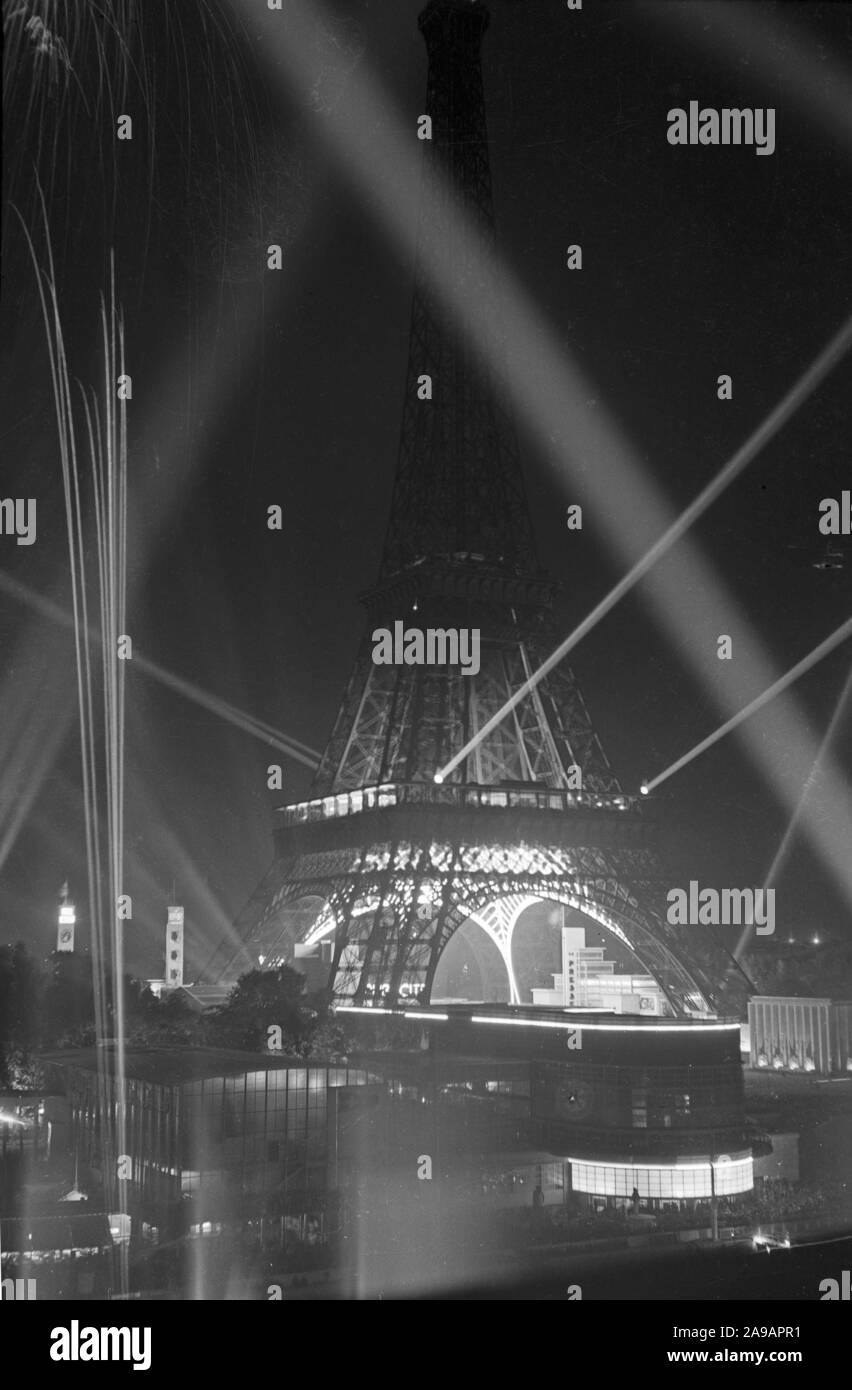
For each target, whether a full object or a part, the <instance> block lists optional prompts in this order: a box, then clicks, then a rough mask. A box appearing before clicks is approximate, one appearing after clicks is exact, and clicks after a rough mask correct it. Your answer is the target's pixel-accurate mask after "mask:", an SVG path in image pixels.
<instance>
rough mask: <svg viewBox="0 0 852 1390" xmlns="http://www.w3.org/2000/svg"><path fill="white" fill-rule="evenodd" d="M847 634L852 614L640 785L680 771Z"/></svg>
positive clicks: (851, 631)
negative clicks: (732, 713) (782, 672)
mask: <svg viewBox="0 0 852 1390" xmlns="http://www.w3.org/2000/svg"><path fill="white" fill-rule="evenodd" d="M847 637H852V618H847V620H846V622H845V623H841V625H840V627H838V628H836V629H835V631H834V632H832V633H831V635H830V636H829V637H826V639H825V641H824V642H820V644H819V646H818V647H814V649H813V651H812V652H809V654H808V655H807V656H805V657H802V660H801V661H799V662H797V663H796V665H795V666H794V667H792V669H791V670H789V671H788V672H787V673H786V675H783V676H782V677H781V678H780V680H777V681H775V683H774V685H771V686H770V687H769V689H768V690H764V691H763V693H762V694H761V695H758V696H757V699H755V700H752V701H751V703H750V704H748V705H746V707H745V709H742V710H740V712H739V714H735V715H734V716H733V718H731V719H728V720H727V721H726V722H725V723H724V724H722V725H721V726H720V727H719V728H718V729H716V730H714V732H713V733H712V734H708V735H707V737H706V738H703V739H702V740H701V742H700V743H697V744H696V745H695V747H694V748H690V750H689V752H688V753H684V754H683V757H681V758H678V760H677V762H675V763H672V765H671V767H667V768H665V770H664V771H663V772H660V773H658V775H657V776H656V777H652V778H651V779H650V781H646V782H644V783H643V786H644V787H647V790H648V791H649V792H652V791H653V790H654V788H655V787H658V786H659V785H660V783H661V782H665V781H667V780H668V778H669V777H673V776H674V774H675V773H676V772H680V770H681V768H682V767H686V765H687V763H691V762H693V760H694V759H695V758H697V757H699V756H700V755H701V754H702V753H703V752H705V751H706V749H708V748H712V746H713V744H714V743H718V742H719V739H720V738H724V737H725V734H728V733H730V731H731V729H735V728H736V727H737V725H738V724H742V723H743V721H744V720H746V719H748V718H750V716H751V715H752V714H755V713H756V711H757V710H759V709H762V707H763V706H764V705H766V704H768V703H769V701H770V700H774V698H775V696H776V695H780V694H781V692H782V690H786V689H787V687H788V685H792V684H793V682H794V681H797V680H798V679H799V677H800V676H803V675H804V674H805V672H806V671H810V669H811V667H813V666H816V664H817V663H818V662H819V661H822V659H823V657H824V656H828V654H829V652H833V651H834V649H835V647H839V646H840V643H841V642H845V641H846V638H847Z"/></svg>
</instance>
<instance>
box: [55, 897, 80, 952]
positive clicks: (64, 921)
mask: <svg viewBox="0 0 852 1390" xmlns="http://www.w3.org/2000/svg"><path fill="white" fill-rule="evenodd" d="M76 929H77V913H76V911H75V909H74V904H73V903H72V901H71V899H70V897H69V895H68V883H67V881H66V882H65V883H63V885H62V890H61V892H60V894H59V919H58V921H57V925H56V949H57V951H68V952H71V951H73V950H74V935H75V932H76Z"/></svg>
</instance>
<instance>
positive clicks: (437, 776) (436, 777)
mask: <svg viewBox="0 0 852 1390" xmlns="http://www.w3.org/2000/svg"><path fill="white" fill-rule="evenodd" d="M443 780H444V779H443V777H442V776H441V774H440V772H436V773H435V781H436V782H443Z"/></svg>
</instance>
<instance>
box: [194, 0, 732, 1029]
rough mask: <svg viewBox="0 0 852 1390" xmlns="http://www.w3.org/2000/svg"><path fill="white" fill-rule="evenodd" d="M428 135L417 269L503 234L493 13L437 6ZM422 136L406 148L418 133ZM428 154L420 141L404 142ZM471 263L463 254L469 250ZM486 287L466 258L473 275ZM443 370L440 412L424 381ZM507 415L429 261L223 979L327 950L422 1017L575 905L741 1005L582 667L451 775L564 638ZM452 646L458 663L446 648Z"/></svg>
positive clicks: (683, 1008)
mask: <svg viewBox="0 0 852 1390" xmlns="http://www.w3.org/2000/svg"><path fill="white" fill-rule="evenodd" d="M419 25H420V29H421V32H422V34H423V37H424V39H425V42H426V47H427V51H428V78H427V100H426V107H425V110H426V112H428V114H429V115H430V116H431V118H432V136H433V138H432V140H431V142H424V149H425V155H424V158H425V160H426V166H427V167H426V177H427V179H428V180H429V187H430V188H432V189H434V188H437V189H439V190H440V196H434V197H432V198H431V199H430V204H429V210H430V216H429V217H428V218H424V219H423V226H422V229H421V259H422V253H423V251H424V250H425V248H427V247H428V243H429V240H430V239H434V238H435V237H441V236H446V237H447V238H448V239H450V244H451V224H452V221H453V219H452V218H450V217H448V218H447V225H446V227H442V226H441V220H440V216H436V209H437V210H438V211H440V208H441V207H443V206H447V205H448V204H452V206H453V207H454V209H455V211H456V212H459V211H460V212H461V213H462V214H463V215H464V216H465V218H466V219H467V221H468V224H469V225H470V226H471V227H472V228H473V229H474V233H475V236H474V242H475V244H482V245H486V246H487V245H489V244H490V243H491V242H492V241H493V237H494V218H493V209H492V200H491V183H490V173H489V161H488V146H487V140H486V125H485V103H484V96H483V89H482V74H481V60H480V48H481V43H482V39H483V36H484V33H485V30H486V28H487V25H488V10H487V8H486V6H485V4H483V3H481V0H430V3H428V4H427V5H426V7H425V9H424V10H423V11H422V13H421V15H420V19H419ZM412 138H413V137H412ZM413 143H414V139H413ZM459 254H461V252H460V253H459ZM467 269H468V270H469V272H470V275H471V276H475V275H476V266H475V265H471V266H470V267H468V268H467ZM424 374H426V375H428V376H429V377H430V378H431V381H432V387H433V394H432V398H431V399H428V400H424V399H421V398H420V395H419V393H418V382H419V380H420V379H421V377H422V376H423V375H424ZM554 595H555V586H554V584H553V583H552V581H551V580H550V579H549V577H548V576H547V575H546V574H545V573H544V572H543V570H542V569H541V567H540V565H539V562H538V559H537V556H536V550H535V542H534V538H533V532H532V525H531V522H530V517H529V511H528V508H527V504H526V500H525V496H524V487H523V476H522V471H521V466H520V459H519V451H518V445H517V440H516V436H515V432H514V429H513V426H512V422H511V420H510V419H509V418H508V416H507V414H506V412H505V411H504V409H503V406H502V404H501V400H500V395H499V392H498V391H497V390H495V389H494V385H493V382H492V381H491V380H490V377H489V373H488V371H487V369H486V368H485V367H484V366H483V364H482V361H481V360H480V359H479V358H478V357H477V356H476V355H475V354H474V352H473V349H472V347H471V345H470V343H469V341H468V339H467V337H466V336H465V335H464V334H463V333H462V332H460V331H459V329H458V327H457V326H456V325H452V324H450V322H449V321H448V319H447V316H446V315H445V313H444V312H443V311H442V309H441V307H440V306H439V304H438V303H437V302H436V300H435V297H434V295H433V293H432V292H431V290H430V288H429V285H428V282H427V276H426V275H425V273H424V272H423V270H422V269H421V265H420V264H418V267H417V271H416V274H415V288H414V296H413V309H412V325H411V337H410V349H409V361H408V377H407V386H406V395H405V402H404V408H403V423H402V435H401V442H400V451H399V461H398V468H397V475H396V481H395V485H394V489H393V496H392V500H391V511H390V520H389V523H388V528H387V533H386V537H385V544H384V550H383V557H382V563H381V567H380V572H379V576H378V579H377V582H376V584H375V586H374V587H373V588H372V589H371V590H370V591H369V592H368V593H366V594H365V595H363V596H362V601H363V603H364V605H365V607H366V610H367V624H366V630H365V633H364V637H363V639H362V642H361V645H360V648H359V651H358V653H357V655H356V658H355V663H354V667H353V670H352V674H351V676H350V679H349V682H348V685H347V687H346V690H345V692H344V695H343V699H342V701H341V704H340V707H339V711H338V714H337V718H336V720H335V723H334V727H333V729H332V731H331V735H330V737H329V740H328V743H327V745H326V748H325V751H324V753H323V756H322V760H321V763H320V766H319V768H318V770H317V772H316V776H315V778H314V783H313V786H312V789H311V795H310V797H309V799H308V800H307V801H305V802H302V803H299V804H297V805H290V806H284V807H282V808H280V810H279V812H278V818H279V820H278V827H277V830H276V834H275V851H276V853H275V860H274V862H273V864H272V866H271V868H270V870H269V872H268V874H267V875H266V877H265V878H264V880H263V881H262V883H261V884H260V885H259V887H258V889H257V891H256V892H255V893H254V895H253V896H252V898H251V899H250V901H249V903H248V904H247V905H246V907H245V908H244V910H243V912H242V913H241V914H240V916H239V918H238V919H237V922H236V924H235V931H236V938H237V940H238V942H239V943H240V944H239V945H238V946H237V947H236V949H235V947H234V940H233V936H232V937H230V938H229V941H228V942H226V943H223V945H222V947H221V948H220V950H219V952H218V954H217V957H216V961H215V965H214V970H213V973H214V975H215V976H216V978H219V979H228V978H233V977H234V976H235V975H236V974H238V973H240V972H241V971H242V970H246V969H250V968H256V967H257V965H258V963H259V961H261V960H262V962H263V964H264V965H273V964H276V963H278V962H280V961H283V960H287V959H290V958H291V956H292V953H293V951H294V949H295V947H296V946H297V945H300V946H302V947H309V946H310V945H312V944H314V945H316V946H317V947H318V948H320V947H321V943H323V942H325V943H326V945H325V947H322V949H324V950H325V952H326V955H327V965H328V982H329V988H330V989H331V990H332V991H333V993H334V995H335V997H337V998H338V999H341V1000H344V999H345V1000H348V1001H349V1002H350V1003H358V1004H373V1005H376V1004H380V1003H381V1002H383V1001H387V1002H397V1001H399V1000H404V999H411V998H417V999H419V1000H421V1001H424V1002H425V1001H428V999H429V997H430V992H431V988H432V982H433V980H434V976H435V970H436V968H437V965H438V961H439V960H440V957H441V954H442V952H443V950H444V948H445V947H446V944H447V942H448V941H449V940H450V939H451V937H452V936H453V934H454V932H456V931H457V930H458V928H459V927H460V926H461V925H462V923H464V922H466V921H468V920H470V919H471V918H472V919H473V920H474V921H476V922H478V923H479V925H480V926H481V927H482V929H483V930H485V931H486V933H487V934H488V935H489V936H490V937H491V940H492V941H493V942H494V944H495V945H496V946H497V949H498V950H499V951H500V954H501V956H502V957H503V960H504V962H506V963H507V968H508V976H509V987H510V997H512V995H513V994H516V993H517V989H516V986H515V985H514V976H513V972H512V964H511V936H512V931H513V929H514V924H515V922H516V921H517V917H518V915H519V913H520V910H522V909H520V908H518V904H519V903H523V904H527V903H529V902H533V901H538V900H542V899H547V900H552V901H554V902H557V903H563V904H565V905H566V906H570V907H573V908H576V909H578V910H579V911H581V912H583V913H585V914H586V915H587V916H588V917H589V919H590V920H592V921H594V922H595V923H596V924H597V925H598V926H600V927H602V928H603V929H604V931H605V932H607V933H610V934H611V935H612V936H613V937H614V938H617V940H618V941H619V942H620V943H621V945H622V946H625V947H627V948H629V950H630V951H632V953H633V955H634V956H635V958H636V960H637V962H638V963H639V968H640V969H641V971H642V972H643V973H647V974H650V975H652V976H654V978H655V979H656V980H657V982H658V984H659V985H660V987H661V989H662V991H663V993H664V995H665V998H666V999H667V1001H668V1006H669V1008H670V1010H671V1012H672V1013H674V1014H685V1013H690V1012H695V1011H708V1010H711V1011H712V1010H723V1011H724V1010H728V1011H730V1012H739V1011H740V1010H741V1009H742V1006H743V1002H744V999H745V995H746V992H747V989H748V984H747V981H746V980H745V977H744V976H743V975H742V974H741V972H739V970H738V968H737V967H735V966H734V965H733V963H732V961H731V959H730V957H729V956H728V954H727V953H726V952H724V951H723V950H722V948H721V947H720V946H719V945H718V944H716V943H715V942H714V941H713V940H711V938H710V936H709V935H708V934H707V929H701V930H702V934H701V936H700V938H699V936H698V932H697V931H696V929H695V928H679V929H676V928H673V927H671V926H669V925H668V923H667V922H666V920H665V913H664V910H663V903H664V888H663V884H662V881H661V873H660V868H659V861H658V857H657V852H656V849H655V827H654V825H653V822H652V820H651V818H650V817H649V816H648V814H647V810H646V808H643V807H642V806H640V804H639V801H638V798H636V797H633V796H629V795H627V794H626V793H625V791H624V789H623V787H622V786H621V784H620V783H619V781H618V778H617V777H616V775H615V772H614V771H613V769H612V768H611V766H610V764H609V761H608V759H607V757H606V754H605V753H604V751H603V748H602V746H601V743H600V741H599V739H598V737H597V734H596V733H595V730H594V728H593V725H592V721H591V719H590V717H589V713H588V710H587V709H586V706H585V703H584V701H583V697H582V694H581V692H580V689H579V686H578V684H577V681H576V679H575V676H574V674H573V672H572V671H571V669H570V668H569V667H568V666H567V665H566V664H565V663H562V664H561V665H559V666H557V667H555V668H554V669H553V670H551V671H550V673H549V674H548V675H547V676H546V677H545V678H544V679H543V680H542V681H540V682H539V683H538V684H537V685H536V686H535V687H534V688H533V689H532V690H527V691H526V693H525V694H524V695H523V698H521V699H520V700H519V702H518V703H517V704H516V705H515V707H514V709H513V710H512V711H511V712H510V713H509V714H508V715H507V716H506V717H505V718H504V719H503V720H502V721H501V722H500V723H499V724H498V725H497V726H496V727H495V728H494V729H493V730H491V731H490V732H489V733H488V734H487V735H486V736H484V737H482V738H480V739H479V740H478V741H477V742H476V743H475V745H474V746H473V748H472V749H471V751H470V752H468V753H467V755H466V756H465V757H464V758H463V759H462V760H461V761H459V762H458V764H457V766H455V768H454V770H453V771H452V772H451V773H450V774H448V775H447V777H446V780H445V781H443V782H437V781H436V780H435V775H436V773H438V772H439V770H441V769H444V768H445V767H446V765H447V764H448V763H449V762H450V761H451V760H452V759H454V758H455V757H456V755H457V754H459V753H460V752H461V750H462V749H463V748H465V747H466V745H467V744H468V742H469V741H471V740H472V739H474V738H475V737H476V735H477V734H479V732H480V730H482V729H483V728H484V726H485V724H486V723H487V721H488V720H489V719H490V718H491V716H492V715H493V714H495V713H496V711H497V710H499V709H501V708H502V707H503V705H504V704H505V703H506V701H507V700H508V699H509V697H510V696H512V695H514V694H515V693H516V692H519V691H521V689H522V688H523V687H524V686H525V683H526V682H527V680H528V679H529V677H530V675H531V674H532V673H533V672H534V671H536V670H537V668H538V667H539V666H540V665H541V664H542V663H543V661H544V660H545V659H546V657H548V656H549V654H550V652H551V651H552V649H553V647H554V646H555V645H556V643H557V641H558V635H557V634H556V633H555V632H553V630H552V626H551V616H550V615H551V609H552V604H553V599H554ZM396 623H403V624H405V626H406V628H409V629H412V628H416V629H417V630H419V631H424V630H440V631H441V632H443V633H445V634H446V633H448V632H458V631H460V630H462V629H468V630H475V631H478V632H479V634H480V648H479V667H478V670H476V671H474V670H473V666H474V664H475V663H473V662H471V663H470V669H469V670H465V669H464V668H463V667H462V666H461V665H460V664H459V663H458V662H455V663H453V662H450V661H448V662H446V663H444V664H432V665H426V664H412V665H406V664H403V663H402V662H400V663H399V664H393V665H391V664H387V665H380V664H376V662H375V661H374V659H373V657H374V647H375V638H374V633H375V632H376V631H377V630H378V629H387V630H389V631H391V632H392V631H393V630H394V625H395V624H396ZM445 654H446V653H445Z"/></svg>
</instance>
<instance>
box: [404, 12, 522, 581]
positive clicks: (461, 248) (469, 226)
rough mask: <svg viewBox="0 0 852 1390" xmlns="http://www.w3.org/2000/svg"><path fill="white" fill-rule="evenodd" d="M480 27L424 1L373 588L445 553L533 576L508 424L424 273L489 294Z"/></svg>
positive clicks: (471, 17)
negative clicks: (401, 392)
mask: <svg viewBox="0 0 852 1390" xmlns="http://www.w3.org/2000/svg"><path fill="white" fill-rule="evenodd" d="M488 23H489V16H488V10H487V7H486V6H485V5H484V4H482V3H481V0H430V3H429V4H428V5H427V6H426V8H425V9H424V10H423V11H422V13H421V15H420V18H419V25H420V31H421V33H422V35H423V38H424V40H425V43H426V49H427V52H428V59H429V67H428V76H427V81H426V106H425V113H424V114H426V115H427V116H428V118H429V120H430V121H431V132H430V134H431V138H429V139H426V140H424V142H423V144H424V149H425V156H424V160H425V166H426V167H425V171H424V172H425V177H424V195H423V203H422V208H421V222H420V233H419V252H418V258H417V266H416V270H415V284H414V296H413V303H412V315H411V334H410V341H409V354H408V371H407V376H406V387H405V403H404V407H403V421H402V436H401V441H400V449H399V465H398V468H397V476H396V482H395V486H394V491H393V498H392V501H391V511H390V521H389V525H388V529H387V534H386V538H385V546H384V553H383V557H382V565H381V575H380V584H381V583H384V582H387V581H388V579H390V578H391V576H394V575H396V574H399V573H400V572H401V571H404V570H405V569H406V568H407V567H409V566H411V565H414V564H418V565H419V564H423V563H424V561H425V562H426V563H427V564H428V563H430V562H438V561H439V560H440V561H443V562H446V560H447V559H448V558H449V559H452V560H453V562H454V563H455V564H456V565H457V564H459V563H463V559H462V557H466V558H467V559H468V562H469V563H473V564H477V565H479V566H480V567H481V566H482V565H488V566H491V567H498V568H500V569H503V570H505V571H506V572H508V573H517V572H519V571H524V572H531V573H534V572H535V571H536V570H537V561H536V554H535V545H534V542H533V535H532V527H531V524H530V519H529V514H528V509H527V504H526V499H525V496H524V487H523V479H522V474H521V468H520V461H519V456H518V445H517V439H516V436H515V431H514V427H513V425H512V422H511V420H510V419H509V418H508V416H507V414H506V412H505V410H504V409H503V407H502V404H501V401H500V393H499V390H498V389H497V387H496V385H495V383H494V381H493V380H492V379H491V373H490V372H489V371H488V370H487V368H486V367H485V366H484V364H483V363H482V362H481V361H479V360H478V359H477V356H476V354H475V352H474V348H473V345H472V343H471V342H470V340H469V338H468V337H467V335H465V334H464V333H463V331H462V330H461V329H460V328H459V326H458V320H457V319H456V318H455V317H454V318H453V320H452V321H450V318H449V316H448V314H447V312H446V309H445V306H444V305H443V304H441V303H439V299H438V296H437V295H436V293H435V290H434V287H433V284H432V281H431V278H430V276H429V275H427V273H426V266H427V265H428V264H432V265H433V266H434V264H435V262H436V260H437V261H438V263H441V264H445V265H446V266H447V267H448V278H449V280H450V282H451V283H450V284H448V286H447V287H445V288H447V290H448V291H449V292H450V293H452V294H453V295H456V294H457V295H460V296H461V295H464V296H475V297H478V298H481V297H484V296H487V295H489V293H490V288H489V285H490V277H489V274H488V271H489V267H490V263H491V260H492V256H493V250H494V208H493V202H492V194H491V171H490V163H489V157H488V137H487V130H486V120H485V99H484V93H483V85H482V63H481V47H482V40H483V37H484V35H485V31H486V29H487V28H488ZM460 226H462V227H463V234H461V235H459V227H460ZM425 381H428V385H427V386H424V382H425ZM425 391H428V392H429V395H430V398H424V394H425Z"/></svg>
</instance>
